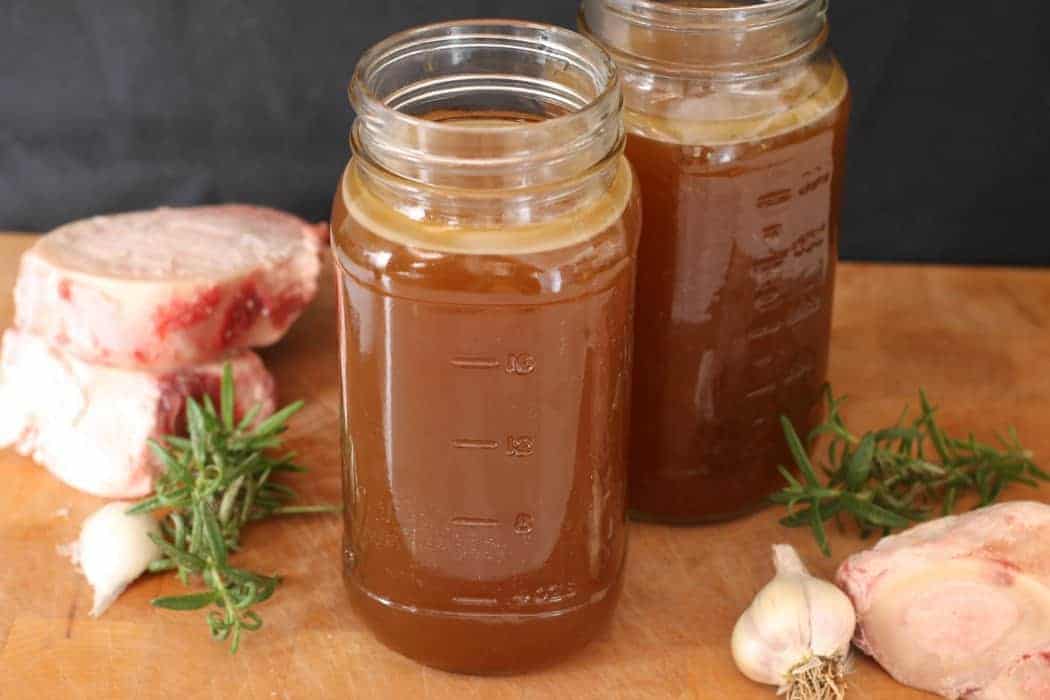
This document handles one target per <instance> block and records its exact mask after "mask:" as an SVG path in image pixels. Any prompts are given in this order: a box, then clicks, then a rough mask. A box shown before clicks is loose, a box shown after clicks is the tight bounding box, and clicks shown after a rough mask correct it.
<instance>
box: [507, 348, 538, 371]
mask: <svg viewBox="0 0 1050 700" xmlns="http://www.w3.org/2000/svg"><path fill="white" fill-rule="evenodd" d="M534 371H536V358H535V357H534V356H533V355H532V353H528V352H519V353H511V354H510V355H507V367H506V372H507V374H520V375H526V374H532V373H533V372H534Z"/></svg>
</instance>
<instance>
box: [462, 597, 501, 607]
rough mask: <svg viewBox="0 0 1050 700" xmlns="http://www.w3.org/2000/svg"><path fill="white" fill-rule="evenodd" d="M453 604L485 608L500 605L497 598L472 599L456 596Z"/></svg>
mask: <svg viewBox="0 0 1050 700" xmlns="http://www.w3.org/2000/svg"><path fill="white" fill-rule="evenodd" d="M452 602H453V603H459V604H460V605H476V606H479V607H483V608H491V607H492V606H494V605H498V604H499V601H498V600H496V599H495V598H470V597H467V596H456V597H455V598H453V599H452Z"/></svg>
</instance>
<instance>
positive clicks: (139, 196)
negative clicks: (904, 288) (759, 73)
mask: <svg viewBox="0 0 1050 700" xmlns="http://www.w3.org/2000/svg"><path fill="white" fill-rule="evenodd" d="M831 4H832V9H831V21H832V25H831V26H832V37H833V43H834V45H835V48H836V50H837V52H838V54H839V55H840V57H841V59H842V60H843V62H844V63H845V65H846V69H847V71H848V72H849V75H850V77H851V80H852V83H853V87H854V91H855V103H854V104H855V108H854V118H853V123H852V130H851V136H850V151H849V172H848V178H847V182H848V184H847V201H846V214H845V218H844V231H843V245H842V252H843V255H844V257H849V258H866V259H899V260H941V261H959V262H963V261H966V262H981V263H985V262H995V263H1007V262H1008V263H1028V264H1044V265H1045V264H1050V230H1048V223H1047V218H1046V216H1045V212H1046V211H1047V206H1046V205H1047V204H1048V203H1050V189H1048V186H1050V175H1048V173H1050V136H1048V129H1050V4H1048V3H1046V2H1044V1H1043V0H1009V2H976V1H972V2H970V1H964V0H955V1H954V2H947V1H945V0H940V1H938V0H878V1H875V0H831ZM472 16H505V17H511V16H517V17H522V18H528V19H538V20H546V21H551V22H557V23H560V24H564V25H569V26H571V25H572V23H573V22H574V18H575V5H574V1H573V0H484V1H482V0H445V1H444V2H435V1H434V0H391V1H388V2H384V1H383V0H327V1H326V0H298V1H291V0H167V1H162V0H156V1H149V0H80V1H75V0H48V1H46V2H44V1H42V0H0V228H20V229H29V230H43V229H47V228H49V227H52V226H55V225H57V224H59V223H62V222H64V221H68V220H70V219H74V218H77V217H82V216H87V215H90V214H95V213H101V212H109V211H117V210H122V209H132V208H142V207H150V206H155V205H159V204H190V203H200V202H216V201H229V200H241V201H251V202H262V203H267V204H271V205H274V206H278V207H284V208H287V209H290V210H292V211H295V212H298V213H300V214H302V215H304V216H308V217H310V218H314V219H320V218H325V217H326V215H327V209H328V205H329V201H330V196H331V192H332V189H333V187H334V186H335V183H336V179H337V177H338V175H339V172H340V170H341V168H342V166H343V164H344V163H345V160H346V158H347V155H348V148H347V138H346V137H347V130H348V126H349V122H350V118H351V114H350V110H349V107H348V106H347V102H346V95H345V85H346V83H347V80H348V78H349V76H350V73H351V70H352V68H353V64H354V61H355V60H356V58H357V56H358V54H359V53H360V52H361V50H362V49H363V48H364V47H366V46H367V45H368V44H370V43H372V42H373V41H375V40H377V39H379V38H381V37H383V36H385V35H387V34H389V33H391V32H393V31H396V30H398V29H402V28H404V27H407V26H410V25H413V24H418V23H422V22H426V21H433V20H437V19H451V18H462V17H472Z"/></svg>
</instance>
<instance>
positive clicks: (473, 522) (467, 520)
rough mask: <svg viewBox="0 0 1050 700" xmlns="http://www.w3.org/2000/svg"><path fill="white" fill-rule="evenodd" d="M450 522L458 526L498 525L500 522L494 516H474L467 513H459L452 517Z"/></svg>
mask: <svg viewBox="0 0 1050 700" xmlns="http://www.w3.org/2000/svg"><path fill="white" fill-rule="evenodd" d="M452 524H453V525H457V526H459V527H499V525H500V522H499V521H498V520H496V519H495V518H474V517H471V516H469V515H460V516H457V517H455V518H452Z"/></svg>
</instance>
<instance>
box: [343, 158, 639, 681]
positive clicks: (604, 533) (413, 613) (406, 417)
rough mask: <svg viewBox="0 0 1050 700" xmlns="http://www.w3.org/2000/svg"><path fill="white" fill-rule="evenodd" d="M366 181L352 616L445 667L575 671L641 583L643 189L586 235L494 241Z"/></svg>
mask: <svg viewBox="0 0 1050 700" xmlns="http://www.w3.org/2000/svg"><path fill="white" fill-rule="evenodd" d="M354 170H355V167H354V165H353V164H351V166H350V167H349V168H348V170H347V174H346V175H345V176H344V186H343V189H342V191H341V193H340V194H339V195H337V197H336V202H335V211H334V212H333V219H332V223H333V232H334V240H335V244H336V254H337V257H338V260H339V265H340V279H339V285H340V303H341V319H342V339H343V340H342V342H343V367H342V371H343V382H344V384H343V385H344V387H345V396H344V405H345V425H344V470H345V471H344V475H345V484H344V488H345V498H346V502H347V510H346V523H345V526H346V541H345V544H346V548H345V554H346V558H345V574H346V581H347V588H348V591H349V594H350V598H351V601H352V603H353V605H354V607H355V609H356V610H357V611H358V613H359V615H360V616H361V618H362V619H363V620H364V621H365V622H366V623H367V624H368V625H369V626H370V627H371V629H372V630H373V632H374V633H375V634H376V635H377V636H378V637H379V638H380V640H381V641H383V642H384V643H386V644H387V645H388V646H390V647H392V648H394V649H396V650H398V651H400V652H401V653H404V654H406V655H408V656H411V657H413V658H415V659H417V660H420V661H422V662H424V663H426V664H429V665H432V666H437V667H440V668H444V669H448V670H453V671H461V672H471V673H506V672H514V671H520V670H523V669H526V668H530V667H534V666H537V665H542V664H546V663H550V662H552V661H555V660H558V659H560V658H561V657H563V656H564V655H566V654H568V653H570V652H572V651H574V650H576V649H578V648H579V647H582V646H583V645H584V644H585V643H586V642H587V641H588V640H589V639H590V638H591V637H593V635H594V634H595V633H596V632H597V631H598V630H599V629H600V627H601V625H602V624H603V623H604V622H605V621H606V620H607V619H608V617H609V615H610V614H611V612H612V609H613V606H614V604H615V601H616V599H617V596H618V592H619V586H620V574H621V570H622V566H623V558H624V551H625V549H624V548H625V539H624V538H625V507H626V504H625V499H626V494H625V480H626V449H627V446H626V433H627V422H628V394H629V384H630V382H629V376H630V371H629V362H630V345H631V340H630V339H631V307H632V300H633V276H634V253H635V248H636V245H637V235H638V228H639V226H640V215H639V213H638V207H637V202H636V201H635V196H634V195H633V191H634V188H633V185H632V181H631V178H632V175H631V173H630V169H629V168H627V167H626V165H623V166H622V167H621V168H620V173H619V175H618V176H617V180H616V182H615V183H614V184H613V187H612V189H611V190H610V193H609V195H608V196H606V197H604V198H602V199H601V200H600V201H598V202H596V203H593V204H592V205H591V206H589V207H587V208H585V210H583V211H580V212H577V215H575V216H573V217H568V218H565V219H558V220H556V221H553V222H548V223H547V224H544V225H538V226H526V227H517V228H516V227H507V228H501V229H489V230H477V229H471V228H469V227H457V228H455V229H453V228H449V227H444V226H439V225H428V224H426V223H420V222H416V221H412V220H409V219H407V218H405V217H403V216H400V215H399V214H397V213H396V212H395V211H394V210H393V209H391V208H389V207H387V206H385V205H384V204H383V203H382V202H380V201H379V200H378V199H376V198H375V197H374V196H371V195H370V194H369V193H368V192H365V191H364V190H363V188H362V187H361V183H360V181H359V179H358V178H357V177H356V176H355V175H354ZM581 222H583V224H584V225H582V226H581V225H579V224H580V223H581Z"/></svg>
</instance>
